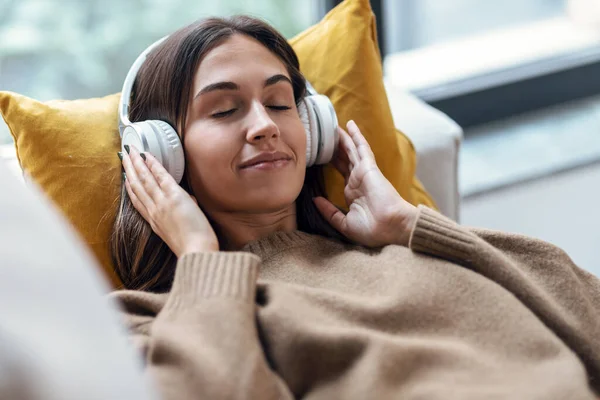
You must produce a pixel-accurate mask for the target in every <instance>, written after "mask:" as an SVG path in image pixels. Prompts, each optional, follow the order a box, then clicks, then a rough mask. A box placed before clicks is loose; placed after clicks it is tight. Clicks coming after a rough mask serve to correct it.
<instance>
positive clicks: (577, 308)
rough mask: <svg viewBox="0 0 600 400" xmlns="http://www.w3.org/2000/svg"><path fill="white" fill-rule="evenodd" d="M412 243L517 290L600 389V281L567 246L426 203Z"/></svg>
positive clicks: (411, 240)
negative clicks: (459, 217) (464, 222)
mask: <svg viewBox="0 0 600 400" xmlns="http://www.w3.org/2000/svg"><path fill="white" fill-rule="evenodd" d="M409 247H410V248H411V249H412V250H413V251H417V252H422V253H427V254H429V255H432V256H436V257H440V258H444V259H447V260H450V261H453V262H456V263H458V264H461V265H464V266H466V267H468V268H470V269H472V270H473V271H475V272H477V273H479V274H481V275H483V276H485V277H487V278H488V279H491V280H493V281H494V282H496V283H498V284H499V285H501V286H503V287H504V288H505V289H507V290H509V291H510V292H511V293H513V294H514V295H515V296H516V297H517V298H518V299H519V300H520V301H521V302H522V303H523V304H524V305H525V306H527V307H528V308H529V309H530V310H531V311H533V312H534V313H535V314H536V315H537V316H538V318H540V320H541V321H542V322H544V324H545V325H546V326H548V327H549V328H550V329H552V330H553V331H554V332H555V333H556V335H557V336H558V337H560V338H561V340H563V342H565V343H566V344H567V345H568V346H569V347H570V348H571V349H572V350H573V351H574V352H575V353H576V354H577V355H578V357H579V358H580V359H581V360H582V362H583V363H584V365H585V367H586V369H587V372H588V376H589V380H590V386H591V387H592V388H593V389H594V390H595V392H596V394H598V393H600V280H599V279H598V278H597V277H595V276H594V275H592V274H590V273H588V272H586V271H584V270H582V269H581V268H578V267H577V266H576V265H575V264H574V263H573V261H572V260H571V259H570V258H569V256H568V255H567V254H566V253H565V252H564V251H563V250H561V249H560V248H558V247H556V246H554V245H552V244H550V243H546V242H543V241H541V240H537V239H533V238H529V237H526V236H522V235H517V234H508V233H502V232H498V231H491V230H483V229H467V228H464V227H462V226H460V225H458V224H456V223H455V222H454V221H452V220H450V219H448V218H446V217H444V216H442V215H441V214H439V213H437V212H436V211H433V210H431V209H429V208H427V207H425V206H419V215H418V218H417V221H416V223H415V226H414V228H413V230H412V232H411V237H410V242H409Z"/></svg>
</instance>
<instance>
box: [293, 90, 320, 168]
mask: <svg viewBox="0 0 600 400" xmlns="http://www.w3.org/2000/svg"><path fill="white" fill-rule="evenodd" d="M298 115H300V121H302V125H303V126H304V131H305V132H306V167H307V168H308V167H310V166H312V165H314V163H315V161H316V160H317V153H318V144H319V138H318V134H319V129H318V127H317V124H316V120H315V115H314V111H313V110H312V109H311V106H310V104H308V103H307V101H306V97H305V98H303V99H302V100H301V101H300V104H299V105H298Z"/></svg>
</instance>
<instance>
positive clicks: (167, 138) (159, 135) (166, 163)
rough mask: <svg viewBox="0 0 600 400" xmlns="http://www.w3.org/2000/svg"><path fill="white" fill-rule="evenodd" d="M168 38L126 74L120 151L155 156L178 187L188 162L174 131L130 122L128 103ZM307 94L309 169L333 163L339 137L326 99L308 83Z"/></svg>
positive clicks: (303, 112) (303, 109) (155, 123)
mask: <svg viewBox="0 0 600 400" xmlns="http://www.w3.org/2000/svg"><path fill="white" fill-rule="evenodd" d="M166 38H167V36H165V37H163V38H162V39H159V40H158V41H156V42H155V43H153V44H151V45H150V46H149V47H148V48H147V49H146V50H144V51H143V52H142V54H140V55H139V56H138V58H137V59H136V60H135V62H134V63H133V65H132V66H131V68H130V69H129V72H128V73H127V77H126V78H125V82H124V83H123V90H122V91H121V100H120V102H119V133H120V135H121V151H124V148H125V145H130V146H131V145H133V146H135V148H136V149H138V150H139V151H141V152H147V153H150V154H152V155H153V156H154V157H155V158H156V159H157V160H158V161H159V162H160V163H161V164H162V165H163V167H165V169H166V170H167V171H168V172H169V174H171V176H173V178H174V179H175V181H176V182H177V183H179V182H181V178H182V177H183V171H184V169H185V160H184V155H183V147H182V145H181V141H180V140H179V136H178V135H177V132H176V131H175V129H173V127H172V126H171V125H169V124H168V123H166V122H164V121H159V120H147V121H140V122H133V123H132V122H131V121H130V120H129V102H130V100H131V99H130V98H131V90H132V88H133V82H134V81H135V77H136V76H137V73H138V71H139V70H140V68H141V66H142V64H143V63H144V61H145V60H146V57H147V56H148V54H149V53H150V52H151V51H152V50H153V49H154V48H155V47H156V46H158V45H159V44H160V43H162V41H163V40H165V39H166ZM306 90H307V93H308V95H307V96H305V97H304V98H303V99H302V100H301V102H300V104H299V106H298V112H299V114H300V119H301V120H302V124H303V125H304V129H305V131H306V166H307V167H310V166H312V165H316V164H327V163H328V162H329V161H331V158H332V156H333V152H334V150H335V149H336V148H337V145H338V141H339V135H338V132H337V126H338V120H337V116H336V114H335V109H334V108H333V104H331V101H330V100H329V99H328V98H327V97H326V96H324V95H321V94H317V92H316V91H315V90H314V88H313V87H312V86H311V85H310V83H309V82H308V81H306Z"/></svg>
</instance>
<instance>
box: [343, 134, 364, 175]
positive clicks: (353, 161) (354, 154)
mask: <svg viewBox="0 0 600 400" xmlns="http://www.w3.org/2000/svg"><path fill="white" fill-rule="evenodd" d="M338 131H339V135H340V146H341V147H342V149H344V150H345V151H346V154H347V155H348V160H350V171H352V169H353V168H354V166H355V165H357V164H358V163H359V162H360V157H359V156H358V150H357V149H356V145H355V144H354V142H353V141H352V138H351V137H350V135H349V134H348V132H346V131H345V130H344V129H343V128H342V127H341V126H339V127H338Z"/></svg>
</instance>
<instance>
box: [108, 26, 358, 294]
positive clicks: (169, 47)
mask: <svg viewBox="0 0 600 400" xmlns="http://www.w3.org/2000/svg"><path fill="white" fill-rule="evenodd" d="M234 34H243V35H247V36H249V37H252V38H254V39H256V40H258V41H259V42H260V43H262V44H263V45H264V46H265V47H266V48H267V49H269V50H270V51H271V52H273V54H275V55H276V56H277V57H279V59H280V60H281V61H282V62H283V63H284V65H285V66H286V68H287V70H288V73H289V74H290V77H291V80H292V86H293V90H294V98H295V100H296V103H297V104H298V102H299V101H300V100H301V99H302V97H304V95H305V92H306V84H305V80H304V77H303V76H302V74H301V72H300V66H299V62H298V57H297V56H296V53H295V52H294V50H293V49H292V47H291V46H290V45H289V44H288V42H287V40H286V39H285V38H284V37H283V36H282V35H281V34H280V33H279V32H277V31H276V30H275V29H274V28H272V27H271V26H269V25H268V24H266V23H264V22H263V21H261V20H258V19H255V18H251V17H247V16H235V17H231V18H226V19H224V18H208V19H204V20H200V21H198V22H196V23H193V24H191V25H189V26H186V27H184V28H182V29H180V30H178V31H177V32H175V33H173V34H171V35H170V36H169V37H168V38H167V39H166V40H165V41H164V42H163V43H161V44H160V45H159V46H158V47H157V48H155V49H154V50H153V51H152V52H151V53H150V54H149V55H148V57H147V59H146V61H145V62H144V65H143V66H142V68H141V69H140V71H139V73H138V75H137V77H136V80H135V83H134V86H133V90H132V94H131V106H130V112H129V117H130V120H131V121H132V122H136V121H142V120H148V119H158V120H163V121H166V122H168V123H169V124H170V125H171V126H173V127H177V130H178V134H179V136H180V138H181V140H182V142H183V141H184V140H185V132H184V130H183V127H184V125H185V124H184V121H185V120H186V114H187V109H188V103H189V99H190V91H191V90H192V85H191V82H192V80H193V76H194V73H195V71H196V69H197V67H198V65H199V63H200V60H201V59H202V57H203V56H204V55H206V54H207V53H208V52H209V51H210V50H212V49H213V48H215V47H217V46H218V45H219V44H221V43H223V42H224V41H225V40H226V39H227V38H229V37H231V36H232V35H234ZM180 185H181V186H182V188H184V190H186V191H187V192H188V193H192V192H191V188H190V186H189V184H188V179H187V172H186V173H185V174H184V176H183V179H182V181H181V183H180ZM325 195H326V192H325V186H324V183H323V173H322V167H321V166H313V167H309V168H307V170H306V177H305V180H304V185H303V187H302V190H301V191H300V194H299V196H298V198H297V200H296V209H297V210H296V217H297V225H298V229H299V230H301V231H304V232H307V233H313V234H318V235H322V236H326V237H331V238H335V239H338V240H341V241H344V242H346V241H347V240H346V239H345V238H344V237H343V236H342V235H340V234H339V233H338V232H337V231H336V230H335V229H334V228H333V227H331V226H330V225H329V223H328V222H327V221H325V219H323V217H322V216H321V214H320V213H319V211H318V210H317V208H316V207H315V205H314V203H313V201H312V198H313V197H315V196H325ZM207 218H209V221H210V217H209V216H208V215H207ZM211 224H212V226H213V228H216V226H215V224H214V223H213V222H212V221H211ZM215 232H216V234H217V236H218V237H219V232H218V230H217V229H215ZM219 241H222V238H221V237H219ZM110 248H111V257H112V261H113V264H114V265H115V268H116V272H117V274H118V276H119V278H120V279H121V282H123V285H124V287H125V288H128V289H137V290H147V291H155V292H164V291H168V290H169V289H170V287H171V283H172V281H173V276H174V273H175V265H176V262H177V258H176V257H175V254H174V253H173V252H172V251H171V250H170V249H169V247H168V246H167V245H166V244H165V242H163V241H162V239H161V238H160V237H159V236H158V235H156V234H155V233H154V232H153V231H152V228H151V227H150V224H148V222H147V221H146V220H144V218H143V217H142V216H141V215H140V214H139V213H138V211H137V210H136V209H135V207H134V206H133V204H132V203H131V200H130V199H129V196H128V195H127V191H126V189H125V185H121V196H120V202H119V207H118V210H117V216H116V220H115V224H114V227H113V233H112V236H111V240H110Z"/></svg>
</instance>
